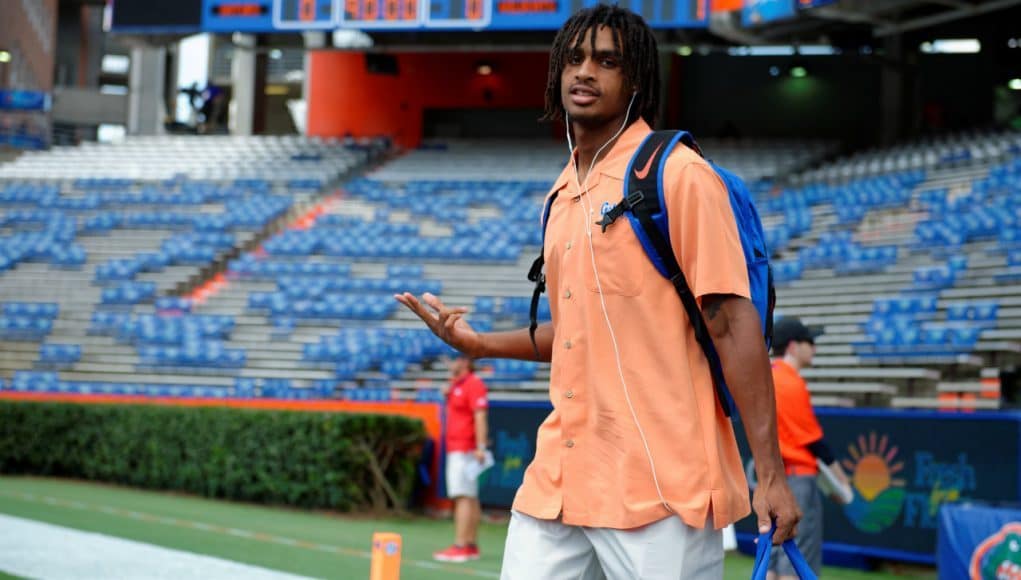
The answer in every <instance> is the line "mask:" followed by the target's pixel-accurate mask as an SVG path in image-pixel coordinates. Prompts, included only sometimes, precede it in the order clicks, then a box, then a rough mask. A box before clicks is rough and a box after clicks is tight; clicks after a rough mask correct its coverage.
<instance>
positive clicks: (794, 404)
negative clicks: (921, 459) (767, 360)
mask: <svg viewBox="0 0 1021 580" xmlns="http://www.w3.org/2000/svg"><path fill="white" fill-rule="evenodd" d="M820 334H821V333H820V332H816V331H812V330H809V329H808V328H807V327H806V326H805V325H804V324H802V322H801V321H800V320H798V319H797V318H782V319H780V320H779V321H777V323H776V326H775V327H774V328H773V354H774V355H775V356H777V358H776V359H774V360H773V385H774V387H775V392H776V414H777V433H778V435H779V437H780V454H781V455H783V462H784V467H785V469H786V471H787V481H788V483H790V487H791V491H793V492H794V498H795V499H796V500H797V502H798V506H799V507H801V512H802V514H803V518H802V520H801V524H800V526H799V531H798V538H797V544H798V549H799V550H800V551H801V554H802V555H803V556H804V557H805V560H806V561H807V562H808V565H809V566H811V567H812V570H814V571H815V573H816V574H820V573H821V572H822V528H823V525H822V496H821V495H820V494H819V489H818V487H817V486H816V476H817V475H818V474H819V467H818V462H819V461H821V462H822V463H823V464H824V465H827V466H829V468H830V469H831V470H832V471H833V473H834V475H835V476H836V477H837V479H838V480H839V481H840V482H841V483H842V484H843V485H845V486H846V485H847V477H846V476H845V475H844V472H843V470H842V469H841V468H840V465H839V464H838V463H836V461H835V460H834V457H833V452H832V451H830V448H829V446H827V445H826V441H825V440H824V439H823V433H822V427H821V426H819V421H818V419H816V417H815V411H813V410H812V399H811V395H810V394H809V392H808V384H807V383H806V382H805V379H803V378H802V377H801V370H802V369H804V368H807V367H810V366H812V359H813V358H814V357H815V339H816V338H817V337H818V336H819V335H820ZM767 579H768V580H777V579H779V580H796V579H797V573H796V572H795V571H794V568H793V567H792V566H791V564H790V561H789V560H788V559H787V557H786V556H784V555H783V553H782V552H781V551H780V550H779V549H774V553H773V555H772V557H771V558H770V561H769V574H768V576H767Z"/></svg>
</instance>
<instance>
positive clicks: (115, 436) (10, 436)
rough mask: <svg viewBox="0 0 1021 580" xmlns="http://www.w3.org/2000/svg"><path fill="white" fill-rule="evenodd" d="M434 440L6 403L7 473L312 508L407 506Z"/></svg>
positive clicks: (391, 421) (211, 412) (373, 428)
mask: <svg viewBox="0 0 1021 580" xmlns="http://www.w3.org/2000/svg"><path fill="white" fill-rule="evenodd" d="M424 439H425V430H424V427H423V425H422V423H421V422H420V421H417V420H414V419H408V418H405V417H395V416H384V415H361V414H344V413H313V412H292V411H262V410H250V409H234V408H227V407H177V406H157V405H91V404H89V405H85V404H82V405H79V404H67V403H34V402H12V401H0V473H6V474H31V475H48V476H57V477H71V478H81V479H90V480H96V481H104V482H110V483H118V484H124V485H130V486H134V487H142V488H149V489H163V490H177V491H184V492H189V493H194V494H199V495H204V496H207V497H214V498H226V499H232V500H243V501H251V502H260V503H271V504H287V505H293V506H300V507H305V508H329V509H336V510H341V511H360V510H376V511H379V510H384V509H392V508H397V509H400V508H402V507H403V506H406V505H407V501H408V499H409V497H410V495H411V493H412V487H413V486H414V478H415V463H416V461H417V460H418V456H419V453H420V449H421V443H422V442H423V440H424Z"/></svg>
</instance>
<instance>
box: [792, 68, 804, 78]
mask: <svg viewBox="0 0 1021 580" xmlns="http://www.w3.org/2000/svg"><path fill="white" fill-rule="evenodd" d="M791 76H792V77H794V78H796V79H803V78H805V77H807V76H808V71H807V70H805V67H803V66H796V67H793V68H791Z"/></svg>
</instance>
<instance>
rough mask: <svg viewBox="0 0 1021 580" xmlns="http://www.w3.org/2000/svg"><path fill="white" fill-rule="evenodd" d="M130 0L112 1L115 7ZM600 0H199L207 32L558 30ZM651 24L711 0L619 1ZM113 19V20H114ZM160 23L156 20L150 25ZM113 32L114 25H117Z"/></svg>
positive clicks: (701, 18)
mask: <svg viewBox="0 0 1021 580" xmlns="http://www.w3.org/2000/svg"><path fill="white" fill-rule="evenodd" d="M132 1H136V2H137V1H145V0H115V4H114V14H116V10H117V5H118V4H121V3H128V2H132ZM597 3H598V0H202V6H201V10H202V14H201V19H200V22H201V29H202V30H203V31H205V32H277V31H287V30H331V29H335V28H354V29H365V30H392V31H399V30H409V29H448V30H452V29H457V30H556V29H558V28H560V26H562V25H563V23H564V22H565V21H566V20H567V18H568V17H569V16H570V15H571V14H573V13H574V12H575V11H577V10H578V9H580V8H584V7H588V6H594V5H595V4H597ZM619 3H620V4H621V5H623V6H627V7H628V8H630V9H631V10H633V11H635V12H637V13H639V14H641V15H642V16H643V17H644V18H645V20H646V22H648V23H649V25H650V26H652V27H653V28H703V27H705V26H706V24H707V17H708V11H709V7H708V4H709V0H621V1H620V2H619ZM115 22H116V20H115ZM156 27H158V24H156V23H154V24H153V28H156ZM114 29H115V30H116V29H117V27H116V26H115V27H114Z"/></svg>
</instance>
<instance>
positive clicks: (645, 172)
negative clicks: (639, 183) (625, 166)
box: [635, 143, 663, 179]
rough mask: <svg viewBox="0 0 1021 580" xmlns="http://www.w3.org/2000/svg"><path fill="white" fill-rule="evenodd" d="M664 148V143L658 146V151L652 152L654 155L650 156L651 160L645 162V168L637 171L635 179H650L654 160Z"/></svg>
mask: <svg viewBox="0 0 1021 580" xmlns="http://www.w3.org/2000/svg"><path fill="white" fill-rule="evenodd" d="M662 147H663V144H662V143H660V144H659V145H657V146H656V149H655V150H654V151H653V152H652V155H650V156H649V160H648V161H646V162H645V167H643V168H641V169H635V177H637V178H638V179H645V178H646V177H648V175H649V169H651V168H652V160H653V159H655V158H656V154H657V153H659V150H660V148H662Z"/></svg>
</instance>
